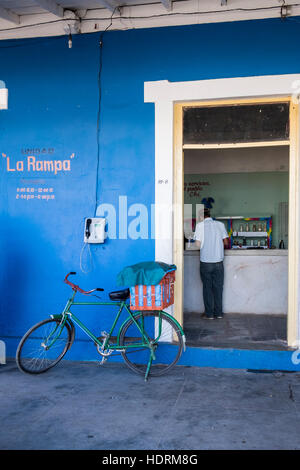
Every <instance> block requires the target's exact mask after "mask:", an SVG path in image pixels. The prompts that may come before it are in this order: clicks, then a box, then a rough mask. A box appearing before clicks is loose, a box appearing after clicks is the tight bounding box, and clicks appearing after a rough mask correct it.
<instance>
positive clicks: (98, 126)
mask: <svg viewBox="0 0 300 470" xmlns="http://www.w3.org/2000/svg"><path fill="white" fill-rule="evenodd" d="M117 8H118V7H115V8H114V11H113V12H112V15H111V17H110V24H109V25H108V26H107V28H106V29H105V30H104V31H102V32H101V34H100V38H99V72H98V90H99V98H98V113H97V129H96V132H97V136H96V138H97V167H96V196H95V210H94V217H96V213H97V206H98V186H99V163H100V118H101V101H102V88H101V77H102V67H103V36H104V34H105V33H106V31H108V29H109V28H110V27H111V26H112V23H113V16H114V14H115V11H116V9H117Z"/></svg>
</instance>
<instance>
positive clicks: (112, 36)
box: [0, 20, 300, 359]
mask: <svg viewBox="0 0 300 470" xmlns="http://www.w3.org/2000/svg"><path fill="white" fill-rule="evenodd" d="M299 42H300V24H299V23H297V22H296V21H292V20H286V21H281V20H263V21H249V22H237V23H223V24H210V25H196V26H184V27H169V28H157V29H146V30H130V31H126V32H125V31H122V32H114V31H108V32H106V33H105V35H104V41H103V51H102V52H103V68H102V74H101V113H100V128H99V147H98V145H97V131H98V129H97V116H98V102H99V83H98V71H99V54H100V52H99V34H98V33H97V34H89V35H82V36H76V37H74V38H73V48H72V49H68V47H67V38H65V37H63V38H46V39H30V40H22V41H1V43H0V63H1V77H0V78H1V79H2V80H4V81H5V83H6V85H7V87H8V89H9V110H7V111H1V112H0V165H1V168H0V191H1V202H0V204H1V211H0V230H1V232H0V250H1V255H2V257H1V259H2V262H1V265H0V289H1V304H0V305H1V306H0V308H1V310H0V338H5V337H18V336H21V335H22V334H23V333H24V331H25V330H26V329H27V328H28V327H29V326H31V325H32V324H33V323H35V322H37V321H39V320H40V319H42V318H44V317H45V316H47V315H48V314H50V313H58V312H59V311H60V310H61V308H62V307H63V306H64V303H65V300H66V298H67V296H68V293H69V289H68V287H67V286H66V285H65V284H64V283H63V278H64V276H65V274H66V273H67V272H68V271H71V270H74V271H77V272H78V276H77V279H76V282H78V283H79V284H80V285H82V286H83V288H87V289H88V288H92V287H98V286H99V287H100V286H102V287H104V288H105V289H106V292H107V291H109V290H112V289H115V288H116V275H117V273H118V272H119V271H120V270H121V269H122V267H124V266H125V265H128V264H133V263H136V262H139V261H142V260H145V259H153V258H154V241H153V240H152V239H149V240H144V239H138V240H107V242H106V243H105V244H104V245H99V246H92V247H91V253H92V259H93V270H92V271H91V272H90V273H89V274H84V273H82V272H81V271H80V252H81V250H82V247H83V221H84V218H85V217H88V216H93V215H94V211H95V203H96V202H95V197H96V176H97V169H98V183H97V184H98V186H97V194H98V204H99V203H111V204H114V205H115V207H116V209H117V210H118V198H119V196H127V197H128V205H130V204H133V203H143V204H145V205H146V207H147V208H148V210H149V212H150V205H151V204H152V203H154V105H152V104H145V103H144V96H143V94H144V82H145V81H151V80H162V79H168V80H170V81H184V80H200V79H209V78H222V77H233V76H252V75H268V74H270V75H272V74H287V73H299V60H298V58H299V56H300V52H299V46H298V45H299ZM287 45H288V46H287ZM28 156H35V157H36V160H41V161H45V160H46V161H50V160H70V161H69V163H66V164H65V165H70V167H69V168H70V171H69V169H68V168H67V169H65V171H59V172H58V173H57V174H56V175H55V174H54V173H51V172H42V171H34V172H33V171H29V172H28V171H27V167H26V162H27V157H28ZM71 156H72V158H71ZM98 157H99V160H98ZM8 158H9V159H10V160H9V163H10V166H9V169H15V170H16V164H17V161H19V162H21V161H23V162H24V171H17V170H16V171H7V170H8V166H7V165H8V163H7V161H8ZM18 165H19V168H20V165H21V163H19V164H18ZM27 188H28V189H29V192H27ZM32 188H33V191H32ZM24 189H25V192H23V190H24ZM45 189H46V190H47V189H48V192H44V190H45ZM39 190H42V192H39ZM24 194H25V195H30V196H32V195H33V196H34V197H33V198H30V199H28V200H27V199H24V198H21V195H22V196H23V195H24ZM39 195H44V196H45V195H46V196H47V195H54V196H55V197H54V199H49V200H48V201H47V200H46V199H39V198H38V196H39ZM18 196H19V197H18ZM35 196H37V197H35ZM131 219H132V218H130V217H129V218H128V222H130V220H131ZM149 232H150V227H149ZM87 255H88V252H87V250H85V251H84V253H83V264H84V267H85V269H90V267H91V265H90V260H89V258H88V256H87ZM103 298H106V295H104V297H103ZM74 312H75V310H74ZM84 317H85V318H86V321H87V323H88V324H89V325H90V326H92V327H93V328H96V331H97V325H98V324H99V325H100V321H99V320H100V319H101V327H100V326H99V328H101V329H107V328H108V324H109V323H110V320H111V316H110V312H107V313H106V314H102V313H101V314H99V313H98V311H97V309H96V308H91V309H90V310H88V311H87V312H86V313H84ZM7 344H9V351H8V353H9V355H13V354H14V352H15V347H16V344H17V340H15V341H14V340H12V339H11V340H9V341H8V342H7ZM69 357H72V356H71V353H70V355H69ZM95 357H98V356H97V354H96V353H94V352H93V351H91V352H88V354H87V355H84V353H82V359H93V358H95Z"/></svg>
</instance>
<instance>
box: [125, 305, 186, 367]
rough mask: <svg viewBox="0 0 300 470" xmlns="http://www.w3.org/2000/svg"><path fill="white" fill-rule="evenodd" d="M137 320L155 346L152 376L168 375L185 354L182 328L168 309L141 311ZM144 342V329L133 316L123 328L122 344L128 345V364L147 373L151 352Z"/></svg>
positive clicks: (126, 356) (126, 358)
mask: <svg viewBox="0 0 300 470" xmlns="http://www.w3.org/2000/svg"><path fill="white" fill-rule="evenodd" d="M135 320H136V321H137V322H138V323H139V325H140V327H141V328H142V329H143V330H144V333H145V335H146V336H147V338H148V341H149V342H150V343H151V344H152V346H153V348H154V358H153V360H152V363H151V367H150V372H149V375H150V376H159V375H162V374H165V373H166V372H168V371H169V370H170V369H171V368H172V367H174V366H175V364H176V363H177V362H178V360H179V358H180V356H181V353H182V350H183V339H182V335H181V331H180V329H179V328H178V326H177V324H176V323H175V322H174V321H173V320H172V319H171V318H169V317H168V316H167V315H166V314H165V313H164V312H158V311H149V312H140V313H138V314H137V315H135ZM143 343H145V340H144V338H143V335H142V333H141V331H140V330H139V328H138V327H137V325H136V324H135V322H134V321H133V320H132V319H129V320H128V322H127V323H125V325H124V326H123V328H122V330H121V333H120V345H121V346H125V347H126V346H127V347H128V349H125V350H124V351H122V356H123V359H124V361H125V363H126V364H127V366H128V367H129V368H130V369H132V370H133V371H134V372H137V373H139V374H145V373H146V371H147V366H148V363H149V358H150V355H151V351H150V347H147V346H142V344H143ZM139 344H140V345H141V346H139ZM134 345H136V346H134Z"/></svg>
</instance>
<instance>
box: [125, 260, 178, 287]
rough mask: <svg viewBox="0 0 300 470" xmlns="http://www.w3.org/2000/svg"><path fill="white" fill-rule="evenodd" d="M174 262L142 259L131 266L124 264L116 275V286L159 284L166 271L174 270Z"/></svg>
mask: <svg viewBox="0 0 300 470" xmlns="http://www.w3.org/2000/svg"><path fill="white" fill-rule="evenodd" d="M175 270H176V266H175V264H167V263H161V262H159V261H143V262H142V263H137V264H134V265H132V266H126V268H124V269H122V271H121V272H120V273H119V274H118V276H117V285H118V286H128V287H133V286H138V285H141V284H142V285H144V286H155V285H156V284H159V283H160V281H161V280H162V278H163V277H164V276H165V274H166V273H168V272H170V271H175Z"/></svg>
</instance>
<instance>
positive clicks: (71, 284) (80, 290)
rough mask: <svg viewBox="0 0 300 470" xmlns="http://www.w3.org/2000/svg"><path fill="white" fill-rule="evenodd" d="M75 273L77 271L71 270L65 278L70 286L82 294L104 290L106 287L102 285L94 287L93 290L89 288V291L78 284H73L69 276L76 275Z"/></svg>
mask: <svg viewBox="0 0 300 470" xmlns="http://www.w3.org/2000/svg"><path fill="white" fill-rule="evenodd" d="M75 274H76V273H75V272H70V273H68V274H67V275H66V277H65V279H64V282H65V283H66V284H68V285H69V286H71V287H72V289H73V290H74V291H75V292H81V294H84V295H88V294H91V293H92V292H95V291H101V292H102V291H104V289H102V288H101V287H97V288H96V289H92V290H88V291H86V290H83V289H81V288H80V287H79V286H77V285H76V284H73V283H72V282H70V281H69V280H68V277H69V276H70V275H75Z"/></svg>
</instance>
